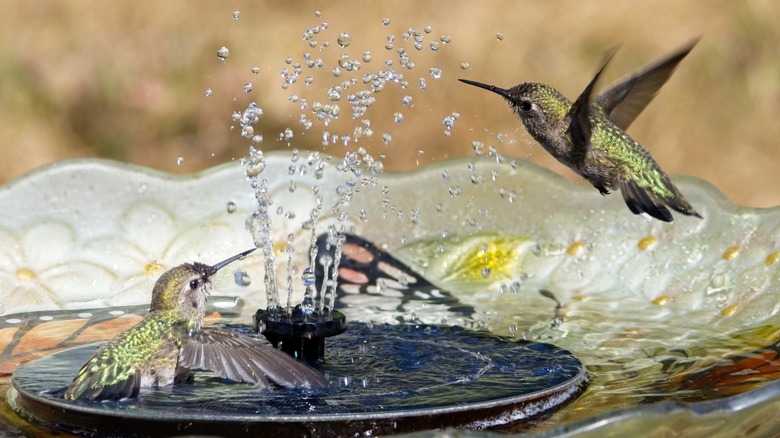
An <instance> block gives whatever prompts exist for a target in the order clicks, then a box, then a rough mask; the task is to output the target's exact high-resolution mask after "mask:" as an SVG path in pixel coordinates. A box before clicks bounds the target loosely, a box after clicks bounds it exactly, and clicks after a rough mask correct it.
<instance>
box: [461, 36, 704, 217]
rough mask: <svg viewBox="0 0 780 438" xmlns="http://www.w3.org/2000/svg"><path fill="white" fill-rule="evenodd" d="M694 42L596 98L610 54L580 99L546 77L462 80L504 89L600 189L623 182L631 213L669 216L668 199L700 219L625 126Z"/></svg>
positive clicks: (548, 141)
mask: <svg viewBox="0 0 780 438" xmlns="http://www.w3.org/2000/svg"><path fill="white" fill-rule="evenodd" d="M695 45H696V42H693V43H691V44H689V45H688V46H686V47H684V48H682V49H681V50H679V51H678V52H676V53H674V54H672V55H670V56H668V57H666V58H664V59H661V60H659V61H657V62H655V63H653V64H650V65H648V66H646V67H645V68H643V69H641V70H639V71H638V72H636V73H634V74H633V75H630V76H627V77H625V78H623V79H622V80H620V81H619V82H617V83H616V84H614V85H612V86H611V87H610V88H608V89H606V90H605V91H603V92H602V93H601V94H599V95H598V97H597V98H596V99H595V100H593V101H592V102H591V92H592V90H593V87H594V86H595V85H596V82H597V81H598V79H599V76H600V75H601V72H602V71H604V68H605V67H606V66H607V64H608V63H609V60H610V58H611V57H612V54H610V55H609V56H608V57H607V59H606V60H605V61H604V64H603V65H602V67H601V69H600V70H599V71H598V72H597V73H596V76H594V78H593V80H592V81H590V83H589V84H588V86H587V87H585V91H583V92H582V94H580V96H579V97H578V98H577V100H576V101H575V102H574V103H572V102H571V101H569V99H567V98H566V96H564V95H563V94H562V93H561V92H560V91H558V90H556V89H555V88H553V87H551V86H549V85H546V84H539V83H532V82H526V83H522V84H520V85H517V86H515V87H512V88H510V89H508V90H506V89H503V88H499V87H496V86H493V85H487V84H483V83H480V82H474V81H469V80H466V79H460V81H461V82H465V83H467V84H469V85H474V86H477V87H480V88H484V89H486V90H489V91H492V92H494V93H496V94H498V95H500V96H502V97H503V98H504V99H505V100H506V101H507V103H508V104H509V106H510V107H511V108H512V110H513V111H514V112H515V113H516V114H517V115H518V116H519V117H520V119H521V120H522V121H523V125H525V128H526V129H527V130H528V133H529V134H531V136H532V137H533V138H534V139H535V140H536V141H537V142H539V143H540V144H541V145H542V147H544V149H545V150H546V151H547V152H549V153H550V154H551V155H552V156H553V157H555V158H556V159H557V160H558V161H560V162H561V163H563V164H565V165H566V166H568V167H569V168H571V169H572V170H574V171H575V172H577V173H578V174H580V175H581V176H582V177H583V178H585V179H586V180H588V181H589V182H590V183H591V184H593V186H594V187H596V188H597V189H598V190H599V192H601V194H602V195H607V194H609V192H610V191H611V190H616V189H620V191H621V193H622V194H623V199H624V200H625V201H626V205H628V208H629V209H630V210H631V212H632V213H634V214H640V213H647V214H649V215H650V216H652V217H654V218H656V219H659V220H662V221H665V222H671V221H672V214H671V213H670V212H669V209H667V208H666V207H667V206H668V207H670V208H672V209H673V210H676V211H678V212H680V213H683V214H686V215H690V216H696V217H698V218H701V215H699V213H697V212H696V210H694V209H693V207H692V206H691V205H690V204H689V203H688V202H687V201H686V200H685V198H684V197H683V195H682V193H680V191H679V190H678V189H677V187H675V186H674V184H672V181H671V180H670V179H669V176H668V175H667V174H666V173H665V172H664V171H663V170H662V169H661V167H660V166H659V165H658V164H657V163H656V162H655V160H654V159H653V157H652V156H650V153H649V152H648V151H647V149H645V148H644V147H643V146H642V145H641V144H639V142H637V141H636V140H634V139H633V138H631V136H629V135H628V134H626V133H625V129H627V128H628V126H629V125H630V124H631V123H632V122H633V121H634V119H635V118H636V117H637V116H638V115H639V113H640V112H642V110H643V109H644V108H645V106H647V104H648V103H650V101H651V100H653V98H654V97H655V95H656V93H657V92H658V90H659V89H660V88H661V86H662V85H663V84H664V83H666V81H667V80H668V79H669V77H671V75H672V73H673V72H674V70H675V68H676V67H677V64H678V63H679V62H680V61H681V60H682V59H683V58H684V57H685V56H686V55H687V54H688V53H689V52H690V51H691V49H693V46H695Z"/></svg>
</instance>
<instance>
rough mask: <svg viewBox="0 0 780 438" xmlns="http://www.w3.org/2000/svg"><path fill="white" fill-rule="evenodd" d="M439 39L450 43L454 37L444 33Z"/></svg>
mask: <svg viewBox="0 0 780 438" xmlns="http://www.w3.org/2000/svg"><path fill="white" fill-rule="evenodd" d="M439 40H441V42H442V43H444V44H449V43H451V42H452V38H451V37H450V36H449V35H442V36H441V38H439Z"/></svg>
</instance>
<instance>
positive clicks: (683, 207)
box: [620, 181, 702, 222]
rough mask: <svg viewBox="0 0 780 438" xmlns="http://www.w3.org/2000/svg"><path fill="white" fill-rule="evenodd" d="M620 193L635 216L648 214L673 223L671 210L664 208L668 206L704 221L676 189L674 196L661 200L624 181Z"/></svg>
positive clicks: (634, 184) (635, 184) (636, 185)
mask: <svg viewBox="0 0 780 438" xmlns="http://www.w3.org/2000/svg"><path fill="white" fill-rule="evenodd" d="M620 193H622V194H623V200H624V201H626V205H627V206H628V209H629V210H631V212H632V213H634V214H642V213H647V214H649V215H650V216H652V217H654V218H656V219H658V220H661V221H664V222H672V220H673V219H674V218H673V217H672V213H670V212H669V209H668V208H666V206H664V204H666V205H667V206H669V207H671V208H672V210H674V211H677V212H680V213H682V214H685V215H688V216H695V217H697V218H699V219H702V216H701V215H700V214H699V213H698V212H696V210H694V209H693V207H692V206H691V204H689V203H688V201H686V200H685V198H683V196H682V194H680V193H679V192H678V191H677V190H676V189H674V190H673V193H674V196H672V197H670V198H659V197H658V196H656V195H655V194H653V193H651V192H648V191H647V190H646V189H644V188H642V187H640V186H639V185H638V184H637V183H636V182H633V181H623V182H622V183H621V184H620Z"/></svg>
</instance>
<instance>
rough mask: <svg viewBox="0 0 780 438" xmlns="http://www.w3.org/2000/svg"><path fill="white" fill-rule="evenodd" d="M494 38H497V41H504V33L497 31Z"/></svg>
mask: <svg viewBox="0 0 780 438" xmlns="http://www.w3.org/2000/svg"><path fill="white" fill-rule="evenodd" d="M496 38H497V39H498V40H499V41H504V34H503V33H501V32H498V33H497V34H496Z"/></svg>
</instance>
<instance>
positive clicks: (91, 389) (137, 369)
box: [58, 248, 329, 400]
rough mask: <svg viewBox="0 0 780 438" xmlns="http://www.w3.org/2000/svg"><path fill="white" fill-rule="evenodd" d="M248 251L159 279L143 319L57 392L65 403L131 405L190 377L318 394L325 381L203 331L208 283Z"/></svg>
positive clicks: (278, 356)
mask: <svg viewBox="0 0 780 438" xmlns="http://www.w3.org/2000/svg"><path fill="white" fill-rule="evenodd" d="M255 249H256V248H253V249H251V250H248V251H244V252H242V253H240V254H238V255H235V256H233V257H230V258H228V259H227V260H224V261H222V262H220V263H217V264H216V265H213V266H209V265H205V264H203V263H197V262H196V263H185V264H183V265H179V266H177V267H175V268H173V269H171V270H169V271H167V272H165V273H164V274H162V275H161V276H160V278H159V279H158V280H157V282H156V283H155V285H154V289H153V290H152V303H151V305H150V307H149V313H148V314H147V315H146V316H145V317H144V318H143V320H141V322H139V323H138V324H136V325H135V326H133V327H131V328H130V329H128V330H126V331H124V332H122V333H120V334H119V335H117V336H116V337H114V338H113V339H111V340H110V341H108V342H107V343H106V344H104V345H103V346H101V347H100V348H99V349H98V351H97V353H96V354H95V356H94V357H92V358H91V359H90V360H89V361H87V363H85V364H84V366H83V367H82V368H81V370H80V371H79V373H78V375H77V376H76V378H75V379H73V382H72V383H71V384H70V386H68V387H67V388H65V389H64V390H62V391H58V393H60V394H61V395H62V396H63V397H64V398H65V399H68V400H121V399H128V398H135V397H136V396H137V395H138V393H139V390H140V389H141V388H153V387H166V386H171V385H172V384H174V383H183V382H187V381H191V380H192V374H191V373H190V372H189V370H190V369H202V370H210V371H213V372H215V373H216V374H218V375H220V376H221V377H224V378H227V379H230V380H233V381H236V382H246V383H252V384H254V385H257V386H259V387H261V388H267V387H269V386H270V384H269V382H268V379H270V380H271V381H273V382H275V383H277V384H278V385H281V386H285V387H309V388H324V387H327V386H328V385H329V384H328V381H327V380H326V379H325V377H324V376H323V375H321V374H320V373H319V372H317V371H316V370H315V369H313V368H310V367H308V366H307V365H305V364H303V363H300V362H297V361H296V360H295V359H293V358H292V357H290V356H289V355H287V354H286V353H284V352H282V351H281V350H277V349H275V348H273V347H271V346H270V345H265V344H262V343H260V342H259V341H258V340H257V339H254V338H251V337H249V336H247V335H243V334H239V333H234V332H229V331H225V330H220V329H216V328H202V325H203V318H204V315H205V306H206V299H207V297H208V295H209V294H210V293H211V276H213V275H214V274H215V273H216V272H217V271H219V270H220V269H221V268H223V267H224V266H225V265H227V264H229V263H231V262H234V261H236V260H238V259H240V258H242V257H244V256H245V255H247V254H249V253H250V252H252V251H254V250H255Z"/></svg>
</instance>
